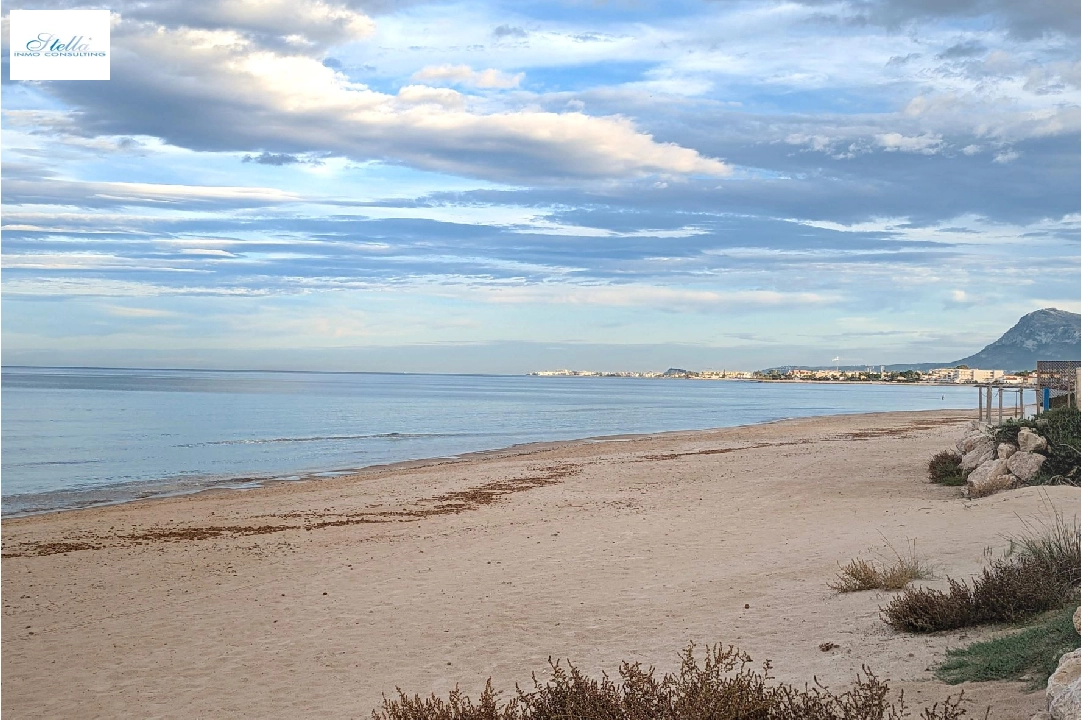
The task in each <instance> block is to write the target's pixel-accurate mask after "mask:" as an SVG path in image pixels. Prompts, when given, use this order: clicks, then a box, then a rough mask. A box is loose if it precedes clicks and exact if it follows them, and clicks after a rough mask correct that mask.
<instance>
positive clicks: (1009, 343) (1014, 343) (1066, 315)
mask: <svg viewBox="0 0 1082 720" xmlns="http://www.w3.org/2000/svg"><path fill="white" fill-rule="evenodd" d="M1080 331H1082V316H1080V315H1079V314H1078V313H1072V312H1067V311H1066V310H1057V309H1055V308H1045V309H1044V310H1036V311H1034V312H1031V313H1030V314H1028V315H1023V316H1022V319H1021V320H1019V321H1018V322H1017V323H1015V325H1014V327H1012V328H1011V329H1010V330H1008V331H1007V332H1005V333H1003V335H1002V337H1000V338H999V340H996V341H995V342H994V343H992V344H991V345H987V346H986V347H985V348H984V349H983V350H981V351H980V352H979V353H976V354H975V355H970V356H969V357H964V358H962V359H961V360H954V361H951V362H939V363H934V362H933V363H898V364H894V365H887V366H886V367H885V369H886V370H888V371H890V372H901V371H903V370H919V371H920V372H927V371H928V370H932V369H934V368H942V367H954V366H955V365H968V366H969V367H971V368H980V369H982V370H1006V371H1007V372H1013V371H1015V370H1035V369H1037V361H1038V360H1078V359H1080V357H1082V341H1080V339H1079V338H1080V335H1082V332H1080ZM833 367H834V366H832V365H816V366H803V365H802V366H785V367H780V368H773V369H777V370H779V371H781V372H787V371H789V370H790V369H800V370H830V369H831V368H833ZM866 367H873V368H875V367H878V366H866V365H842V366H841V368H840V369H841V370H864V369H865V368H866ZM764 372H766V371H764Z"/></svg>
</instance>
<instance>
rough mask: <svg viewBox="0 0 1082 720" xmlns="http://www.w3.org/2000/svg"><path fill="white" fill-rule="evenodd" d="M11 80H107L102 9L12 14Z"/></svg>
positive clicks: (106, 37)
mask: <svg viewBox="0 0 1082 720" xmlns="http://www.w3.org/2000/svg"><path fill="white" fill-rule="evenodd" d="M8 26H9V28H10V43H9V44H8V60H9V61H10V67H11V79H12V80H108V79H109V55H110V48H109V11H108V10H12V11H11V14H10V15H9V18H8Z"/></svg>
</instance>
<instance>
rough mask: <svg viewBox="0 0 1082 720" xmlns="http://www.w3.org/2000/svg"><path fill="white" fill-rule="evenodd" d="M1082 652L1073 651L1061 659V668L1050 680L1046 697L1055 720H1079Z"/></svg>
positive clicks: (1081, 710) (1058, 668)
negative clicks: (1081, 654) (1081, 660)
mask: <svg viewBox="0 0 1082 720" xmlns="http://www.w3.org/2000/svg"><path fill="white" fill-rule="evenodd" d="M1080 653H1082V651H1080V650H1072V651H1071V652H1069V653H1065V654H1064V655H1063V656H1062V657H1061V658H1060V659H1059V667H1057V668H1056V672H1054V673H1052V677H1050V678H1048V687H1047V689H1046V690H1045V697H1046V698H1047V700H1048V713H1049V714H1050V715H1051V716H1052V718H1053V720H1078V717H1079V714H1080V713H1082V708H1080V707H1079V701H1080V699H1082V698H1080V697H1079V693H1080V690H1082V684H1080V683H1079V679H1080V678H1079V671H1080V669H1082V663H1080V659H1079V654H1080Z"/></svg>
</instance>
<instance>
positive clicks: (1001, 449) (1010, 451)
mask: <svg viewBox="0 0 1082 720" xmlns="http://www.w3.org/2000/svg"><path fill="white" fill-rule="evenodd" d="M1016 452H1018V448H1016V447H1015V446H1014V445H1011V444H1010V443H1000V444H999V445H996V457H997V458H999V459H1000V460H1006V459H1007V458H1009V457H1010V456H1011V455H1014V454H1015V453H1016Z"/></svg>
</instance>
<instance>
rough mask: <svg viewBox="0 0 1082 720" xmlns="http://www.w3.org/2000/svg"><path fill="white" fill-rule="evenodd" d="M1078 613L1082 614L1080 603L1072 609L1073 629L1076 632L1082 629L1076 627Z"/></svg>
mask: <svg viewBox="0 0 1082 720" xmlns="http://www.w3.org/2000/svg"><path fill="white" fill-rule="evenodd" d="M1079 614H1082V605H1079V606H1078V607H1077V608H1075V611H1074V631H1075V632H1076V633H1082V629H1079V627H1078V621H1079V617H1078V616H1079Z"/></svg>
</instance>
